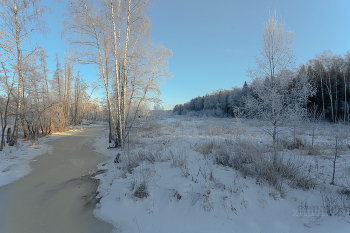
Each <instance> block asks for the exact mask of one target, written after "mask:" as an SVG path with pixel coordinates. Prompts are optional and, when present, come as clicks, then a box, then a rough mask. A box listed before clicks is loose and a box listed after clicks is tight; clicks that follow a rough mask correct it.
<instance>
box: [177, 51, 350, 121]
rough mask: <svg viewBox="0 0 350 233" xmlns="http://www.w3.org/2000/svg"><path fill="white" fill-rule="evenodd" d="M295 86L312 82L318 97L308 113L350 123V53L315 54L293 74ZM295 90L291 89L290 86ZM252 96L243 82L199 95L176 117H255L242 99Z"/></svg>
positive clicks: (313, 98) (179, 109)
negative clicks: (228, 88) (239, 84)
mask: <svg viewBox="0 0 350 233" xmlns="http://www.w3.org/2000/svg"><path fill="white" fill-rule="evenodd" d="M291 78H292V79H293V83H296V82H299V81H300V80H301V79H303V81H305V79H306V81H307V82H310V83H311V84H312V85H313V86H314V87H315V88H316V95H314V96H311V97H309V98H308V100H309V101H308V103H307V106H305V107H307V109H308V110H309V112H311V111H314V109H315V110H316V113H317V114H318V116H319V118H320V119H322V120H327V121H330V122H336V121H340V120H343V121H350V111H349V109H350V83H349V81H350V51H348V52H346V53H345V54H343V55H335V54H333V53H332V52H331V51H330V50H327V51H323V53H321V54H316V58H314V59H310V60H309V61H307V62H306V64H300V65H299V67H298V68H297V69H296V70H295V71H294V72H293V74H292V76H291ZM291 88H292V86H291ZM249 95H250V96H251V95H253V93H252V90H251V88H250V85H249V84H247V82H245V83H244V85H243V87H242V88H239V87H234V88H232V90H217V91H215V92H213V93H211V94H206V95H205V96H202V97H201V96H198V97H196V98H193V99H191V100H190V101H189V102H187V103H185V104H178V105H176V106H175V107H174V108H173V113H174V114H177V115H189V116H214V117H235V115H236V114H235V113H238V112H239V114H240V116H241V117H242V116H243V117H247V118H252V117H253V116H251V115H250V114H249V112H247V111H244V109H245V108H244V101H242V100H243V98H244V97H247V96H249Z"/></svg>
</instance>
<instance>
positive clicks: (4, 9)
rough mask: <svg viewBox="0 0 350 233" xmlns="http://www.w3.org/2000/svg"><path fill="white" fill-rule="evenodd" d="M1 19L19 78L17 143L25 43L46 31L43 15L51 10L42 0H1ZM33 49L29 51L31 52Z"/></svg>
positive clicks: (15, 138)
mask: <svg viewBox="0 0 350 233" xmlns="http://www.w3.org/2000/svg"><path fill="white" fill-rule="evenodd" d="M0 5H1V8H0V20H1V24H0V26H1V28H2V29H3V32H4V38H5V40H6V41H7V43H8V44H9V48H10V49H9V51H8V52H9V54H10V55H11V58H12V64H13V65H14V67H15V70H14V71H13V73H16V76H17V78H18V84H17V87H18V92H17V113H16V120H15V126H14V130H13V135H12V138H11V142H10V144H11V145H14V144H16V142H17V137H18V124H19V117H20V112H21V104H22V95H23V93H22V85H23V71H22V63H23V59H24V58H25V57H26V54H24V53H23V47H24V43H29V38H30V36H31V35H32V34H33V33H34V32H41V33H44V34H45V33H46V32H48V28H46V24H45V22H44V21H43V20H42V15H43V14H44V13H45V12H47V11H49V8H47V7H45V6H42V5H41V0H1V1H0ZM31 52H32V50H30V51H29V52H28V54H30V53H31ZM22 127H23V128H24V118H23V117H22Z"/></svg>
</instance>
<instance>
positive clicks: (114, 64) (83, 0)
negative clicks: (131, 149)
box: [60, 0, 171, 147]
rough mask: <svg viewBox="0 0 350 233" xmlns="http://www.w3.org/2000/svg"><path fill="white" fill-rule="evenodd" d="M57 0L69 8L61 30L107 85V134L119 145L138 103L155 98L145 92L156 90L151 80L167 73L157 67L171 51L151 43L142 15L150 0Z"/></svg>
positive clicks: (138, 105)
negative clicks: (98, 72)
mask: <svg viewBox="0 0 350 233" xmlns="http://www.w3.org/2000/svg"><path fill="white" fill-rule="evenodd" d="M60 2H64V3H66V5H67V8H68V12H69V13H68V15H67V16H68V20H66V21H65V29H64V33H65V34H67V35H69V36H70V37H69V38H68V40H69V42H70V44H71V45H72V46H75V47H76V48H77V51H78V53H77V55H78V56H77V57H78V60H79V61H80V62H82V63H92V64H96V65H98V67H99V69H100V74H101V77H102V79H103V82H104V86H105V89H106V98H107V106H108V110H109V120H108V121H109V123H110V139H112V140H113V141H114V142H115V146H121V147H123V145H124V141H125V138H126V137H127V131H128V129H129V128H130V124H132V123H133V120H131V119H130V117H131V116H135V115H136V116H137V112H138V111H139V109H140V106H141V105H142V103H143V102H146V101H153V100H156V98H149V97H148V95H149V94H155V93H156V94H159V91H158V89H154V85H153V84H154V83H156V82H157V80H158V79H159V78H160V77H164V74H165V73H166V74H167V75H166V76H167V77H168V76H169V73H167V72H165V73H163V74H161V75H160V72H161V70H163V71H164V69H163V67H162V65H163V64H167V61H168V58H169V55H171V51H170V50H167V49H165V48H164V47H159V48H162V49H159V48H158V47H155V46H153V45H151V44H150V28H151V22H150V21H149V19H148V17H147V15H146V10H147V9H149V7H150V1H148V0H137V1H136V0H118V1H117V0H90V1H88V0H78V1H72V0H60ZM86 47H89V48H92V49H89V50H87V49H86ZM152 49H153V51H152ZM87 51H88V52H87ZM169 51H170V52H169ZM150 54H152V55H153V56H156V57H151V56H150ZM154 59H155V60H156V62H155V63H154ZM151 61H152V64H150V62H151ZM164 61H166V62H165V63H164ZM146 64H149V66H147V65H146ZM154 64H156V66H154Z"/></svg>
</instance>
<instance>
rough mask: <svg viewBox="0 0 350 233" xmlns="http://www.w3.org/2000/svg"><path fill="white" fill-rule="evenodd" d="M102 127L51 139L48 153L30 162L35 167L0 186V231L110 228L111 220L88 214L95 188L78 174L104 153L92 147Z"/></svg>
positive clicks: (30, 232)
mask: <svg viewBox="0 0 350 233" xmlns="http://www.w3.org/2000/svg"><path fill="white" fill-rule="evenodd" d="M102 129H103V128H102V127H89V128H86V129H85V131H84V132H81V133H78V134H75V135H71V136H67V137H64V138H61V139H58V140H55V141H52V142H51V143H52V147H53V148H52V153H50V154H44V155H41V156H38V157H36V158H35V160H33V162H32V163H31V164H30V165H31V166H32V167H33V169H34V171H33V172H32V173H30V174H29V175H28V176H26V177H23V178H22V179H20V180H18V181H16V182H14V183H11V184H9V185H5V186H2V187H0V232H6V233H20V232H22V233H23V232H26V233H34V232H35V233H41V232H43V233H44V232H45V233H47V232H50V233H56V232H57V233H58V232H60V233H61V232H67V233H69V232H74V233H80V232H81V233H97V232H111V231H112V230H113V226H112V225H110V224H107V223H105V222H103V221H100V220H98V219H97V218H96V217H95V216H94V215H93V210H94V203H92V202H93V201H94V200H93V201H89V200H91V198H92V197H93V196H94V191H95V190H96V188H97V185H98V184H97V183H95V182H94V181H93V180H92V179H84V178H83V179H81V177H82V176H83V175H88V174H89V173H91V172H92V171H94V170H96V166H97V164H98V163H101V162H103V161H104V160H105V159H106V158H105V157H104V156H101V155H98V154H97V153H95V152H94V151H93V148H92V147H91V145H92V141H93V140H94V138H95V136H96V135H97V134H98V132H99V131H100V130H102Z"/></svg>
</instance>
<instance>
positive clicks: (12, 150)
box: [0, 128, 83, 186]
mask: <svg viewBox="0 0 350 233" xmlns="http://www.w3.org/2000/svg"><path fill="white" fill-rule="evenodd" d="M82 130H83V129H82V128H75V129H71V130H70V131H66V132H63V133H54V134H52V135H50V136H46V137H43V138H39V139H38V140H37V141H35V142H32V141H30V140H27V141H25V140H23V139H19V140H18V144H17V145H16V146H14V147H11V146H5V147H4V150H3V151H0V186H3V185H6V184H9V183H12V182H14V181H16V180H18V179H20V178H21V177H23V176H26V175H28V174H29V173H30V172H31V171H32V168H31V167H30V165H29V164H30V162H32V161H35V160H34V158H35V157H37V156H39V155H42V154H45V153H48V154H50V153H51V150H52V148H51V146H50V144H52V143H53V142H54V140H56V139H59V138H62V137H65V136H68V135H72V134H76V133H78V132H81V131H82ZM0 136H1V135H0Z"/></svg>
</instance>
